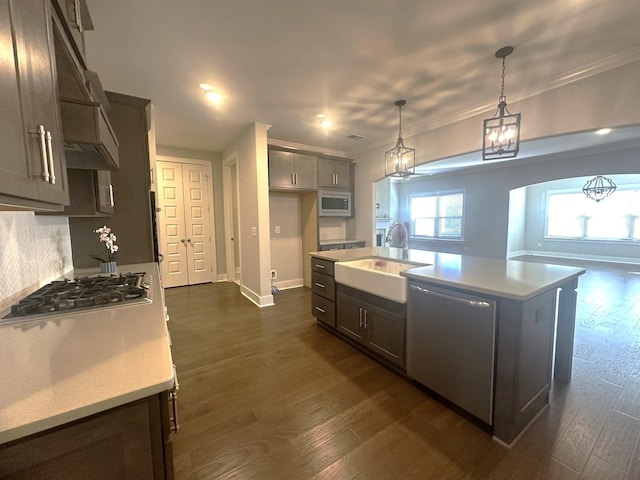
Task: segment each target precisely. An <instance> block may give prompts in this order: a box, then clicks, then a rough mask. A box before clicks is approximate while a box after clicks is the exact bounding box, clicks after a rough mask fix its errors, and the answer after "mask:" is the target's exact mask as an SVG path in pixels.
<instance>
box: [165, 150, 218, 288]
mask: <svg viewBox="0 0 640 480" xmlns="http://www.w3.org/2000/svg"><path fill="white" fill-rule="evenodd" d="M210 168H211V167H210V166H208V165H205V164H202V163H190V162H173V161H166V160H159V161H158V163H157V172H158V191H159V195H158V203H159V206H160V218H159V230H160V235H159V236H160V246H161V249H162V250H161V251H162V252H163V253H164V255H165V259H164V261H163V262H162V263H161V267H162V279H163V283H164V286H165V287H177V286H182V285H193V284H196V283H205V282H212V281H213V254H214V248H213V242H212V230H213V228H212V220H211V207H210V194H209V192H210V185H209V183H210V175H209V172H210Z"/></svg>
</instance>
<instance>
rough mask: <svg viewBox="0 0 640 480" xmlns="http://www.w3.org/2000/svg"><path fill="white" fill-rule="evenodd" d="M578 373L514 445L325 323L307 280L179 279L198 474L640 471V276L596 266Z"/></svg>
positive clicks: (187, 425)
mask: <svg viewBox="0 0 640 480" xmlns="http://www.w3.org/2000/svg"><path fill="white" fill-rule="evenodd" d="M587 268H588V272H587V274H586V275H584V276H583V277H581V279H580V286H579V292H578V308H577V311H578V317H577V328H576V346H575V353H576V355H575V358H574V369H573V379H572V382H571V383H570V384H568V385H562V384H556V383H554V385H553V387H552V390H551V393H550V405H549V407H548V408H547V409H546V410H545V411H544V412H543V413H542V414H541V415H540V417H539V418H538V419H537V421H536V422H535V423H534V424H533V425H532V426H531V428H530V429H529V430H528V431H527V432H526V433H525V434H524V435H523V436H522V438H521V439H520V440H519V441H518V442H517V443H516V444H515V445H514V446H513V447H512V448H511V449H507V448H505V447H503V446H502V445H500V444H498V443H496V442H494V441H493V440H492V438H491V435H490V434H489V433H487V432H486V431H484V430H482V429H480V428H478V427H477V425H475V424H474V423H472V422H470V421H469V420H468V419H467V418H465V417H464V416H462V415H460V414H458V413H456V412H455V411H453V410H451V409H450V408H448V407H446V406H445V405H443V404H442V403H440V402H438V401H437V400H436V399H434V398H432V397H431V396H429V394H428V393H427V392H425V391H423V390H421V389H419V388H417V387H416V385H414V384H412V383H410V382H408V381H407V380H406V379H405V378H403V377H402V376H400V375H397V374H396V373H394V372H392V371H390V370H388V369H386V368H385V367H383V366H381V365H380V364H378V363H377V362H375V361H374V360H372V359H371V358H370V357H368V356H366V355H363V354H362V353H361V352H360V351H358V350H356V349H354V348H353V347H352V346H350V345H348V344H347V343H345V342H344V341H342V340H340V339H339V338H337V337H335V336H334V335H332V334H331V333H329V332H327V331H326V330H325V329H323V328H321V327H319V326H318V325H317V324H316V321H315V319H314V318H313V317H312V316H311V314H310V309H311V294H310V291H309V290H308V289H305V288H299V289H291V290H283V291H282V293H281V294H280V295H277V296H276V304H275V306H273V307H267V308H257V307H256V306H255V305H253V304H252V303H251V302H249V301H248V300H247V299H246V298H244V297H243V296H242V295H241V294H240V293H239V289H238V287H237V286H236V285H235V284H226V283H217V284H204V285H196V286H191V287H181V288H173V289H168V290H167V291H166V301H167V306H168V309H169V314H170V315H171V321H170V322H169V328H170V330H171V337H172V340H173V346H172V352H173V356H174V361H175V363H176V365H177V368H178V378H179V380H180V384H181V388H180V391H179V400H178V409H179V414H180V420H181V431H180V433H179V434H177V435H175V436H174V468H175V474H176V479H177V480H186V479H200V480H202V479H211V480H213V479H220V478H238V479H260V480H270V479H278V480H280V479H287V480H306V479H310V478H313V479H316V480H326V479H336V480H337V479H340V480H342V479H345V480H346V479H358V480H363V479H367V480H379V479H385V478H389V479H394V480H397V479H410V478H415V479H420V480H425V479H465V480H469V479H473V480H480V479H482V480H485V479H495V480H502V479H509V480H514V479H522V480H556V479H557V480H577V479H578V478H585V479H586V478H591V479H605V480H609V479H618V478H619V479H624V480H639V479H640V275H629V274H627V273H626V271H625V269H624V268H618V267H616V268H614V267H602V266H600V265H595V266H587Z"/></svg>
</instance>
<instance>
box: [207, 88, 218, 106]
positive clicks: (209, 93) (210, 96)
mask: <svg viewBox="0 0 640 480" xmlns="http://www.w3.org/2000/svg"><path fill="white" fill-rule="evenodd" d="M205 95H206V96H207V98H208V99H209V100H211V101H212V102H213V103H220V102H221V101H222V94H221V93H220V92H216V91H215V90H207V91H206V92H205Z"/></svg>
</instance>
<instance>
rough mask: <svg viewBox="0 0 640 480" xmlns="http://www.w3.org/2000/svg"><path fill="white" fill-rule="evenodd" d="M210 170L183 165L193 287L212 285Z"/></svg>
mask: <svg viewBox="0 0 640 480" xmlns="http://www.w3.org/2000/svg"><path fill="white" fill-rule="evenodd" d="M207 179H208V177H207V169H206V167H205V166H204V165H194V164H188V163H185V164H183V165H182V185H183V187H184V214H185V215H184V216H185V232H186V238H187V244H186V247H187V270H188V274H189V284H190V285H192V284H194V283H205V282H211V281H212V278H211V277H212V275H211V270H212V269H211V248H210V244H211V232H210V226H209V222H208V221H207V219H208V218H209V198H208V195H207V193H208V185H207Z"/></svg>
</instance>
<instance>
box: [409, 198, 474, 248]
mask: <svg viewBox="0 0 640 480" xmlns="http://www.w3.org/2000/svg"><path fill="white" fill-rule="evenodd" d="M463 200H464V194H463V193H462V192H455V193H447V194H425V195H414V196H412V197H411V199H410V205H409V208H410V212H411V234H412V236H414V237H424V238H440V239H446V240H462V211H463V208H462V207H463Z"/></svg>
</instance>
